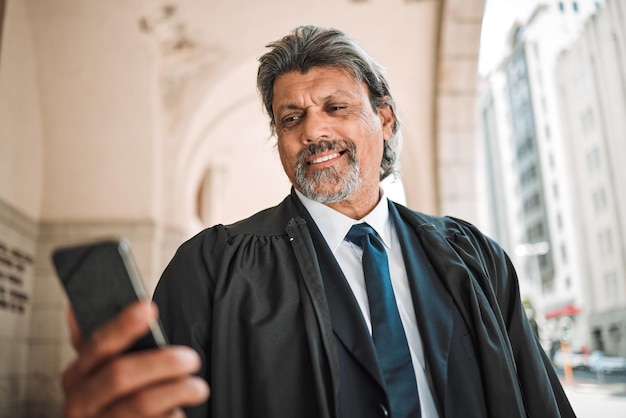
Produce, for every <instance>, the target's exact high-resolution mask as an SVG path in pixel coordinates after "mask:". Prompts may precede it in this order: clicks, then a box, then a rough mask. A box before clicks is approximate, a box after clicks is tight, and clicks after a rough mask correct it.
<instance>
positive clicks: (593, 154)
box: [587, 146, 602, 174]
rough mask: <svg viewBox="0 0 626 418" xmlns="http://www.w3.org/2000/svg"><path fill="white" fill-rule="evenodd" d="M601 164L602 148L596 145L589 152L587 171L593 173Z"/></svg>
mask: <svg viewBox="0 0 626 418" xmlns="http://www.w3.org/2000/svg"><path fill="white" fill-rule="evenodd" d="M601 165H602V162H601V161H600V150H599V149H598V147H597V146H595V147H593V149H592V150H591V151H589V152H588V153H587V171H588V172H589V174H593V173H595V172H596V171H598V170H599V169H600V167H601Z"/></svg>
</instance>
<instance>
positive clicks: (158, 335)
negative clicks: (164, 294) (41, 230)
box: [52, 239, 167, 351]
mask: <svg viewBox="0 0 626 418" xmlns="http://www.w3.org/2000/svg"><path fill="white" fill-rule="evenodd" d="M52 262H53V264H54V266H55V269H56V272H57V275H58V276H59V279H60V280H61V284H62V285H63V288H64V289H65V293H66V294H67V297H68V298H69V300H70V304H71V305H72V309H73V310H74V314H75V316H76V320H77V322H78V326H79V327H80V330H81V332H82V334H83V337H84V338H86V339H89V338H90V337H91V334H92V333H93V332H94V331H95V330H97V329H98V328H100V327H101V326H102V325H104V324H106V323H107V322H108V321H109V320H111V319H113V317H114V316H116V315H117V314H118V313H119V312H120V311H121V310H122V309H124V308H125V307H126V306H127V305H129V304H130V303H132V302H134V301H136V300H139V299H142V300H146V299H148V295H147V294H146V291H145V289H144V286H143V283H142V281H141V278H140V277H139V272H138V271H137V268H136V266H135V263H134V262H133V258H132V256H131V253H130V245H129V243H128V240H126V239H112V240H104V241H98V242H90V243H83V244H78V245H73V246H66V247H59V248H57V249H55V250H54V251H53V253H52ZM166 344H167V340H166V337H165V334H164V333H163V330H162V328H161V325H160V323H159V322H158V321H155V322H154V323H153V325H152V326H151V329H150V331H149V332H148V333H147V334H146V335H145V336H143V337H142V338H140V339H139V340H137V341H136V342H135V344H134V345H133V346H132V347H130V348H129V351H134V350H145V349H150V348H157V347H161V346H164V345H166Z"/></svg>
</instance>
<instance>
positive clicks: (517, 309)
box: [154, 192, 575, 418]
mask: <svg viewBox="0 0 626 418" xmlns="http://www.w3.org/2000/svg"><path fill="white" fill-rule="evenodd" d="M390 209H391V211H392V212H393V213H396V214H398V216H399V217H400V218H401V222H402V223H403V228H406V230H407V231H409V232H408V233H409V234H414V236H417V237H419V240H420V242H421V244H422V247H423V250H424V252H425V254H426V256H427V257H428V259H429V261H430V263H431V264H432V266H433V268H434V270H435V271H436V274H437V276H438V278H439V280H441V283H443V286H444V287H445V289H446V290H447V292H449V295H450V296H451V298H452V300H453V301H454V304H455V306H456V307H457V308H458V311H459V313H460V315H461V317H462V318H463V320H464V321H465V323H466V324H467V326H468V328H469V330H470V333H471V334H472V341H473V342H474V345H475V346H476V357H475V360H474V361H476V362H477V364H478V367H479V369H480V374H481V377H482V387H483V388H484V396H485V403H486V409H487V412H488V416H489V417H493V418H517V417H520V418H521V417H533V418H556V417H567V418H569V417H574V416H575V415H574V413H573V411H572V410H571V407H570V405H569V402H568V401H567V398H566V396H565V394H564V392H563V390H562V388H561V385H560V383H559V381H558V378H557V376H556V374H555V373H554V370H553V368H552V366H551V364H550V362H549V360H548V358H547V356H546V355H545V353H544V352H543V350H542V349H541V347H540V346H539V344H538V342H537V341H536V339H535V336H534V333H533V332H532V329H531V327H530V325H529V323H528V321H527V319H526V316H525V313H524V309H523V307H522V305H521V301H520V297H519V289H518V283H517V277H516V275H515V272H514V269H513V267H512V265H511V263H510V260H509V259H508V257H507V256H506V255H505V253H504V252H503V251H502V249H501V248H500V247H499V246H498V245H496V244H495V243H494V242H493V241H491V240H490V239H488V238H487V237H485V236H484V235H482V234H481V233H480V232H479V231H478V230H477V229H476V228H475V227H473V226H471V225H469V224H467V223H465V222H463V221H460V220H457V219H453V218H449V217H435V216H429V215H424V214H421V213H418V212H413V211H410V210H409V209H407V208H405V207H403V206H401V205H398V204H395V203H392V204H391V207H390ZM310 222H312V221H311V219H310V217H309V216H308V214H307V213H306V210H305V209H304V208H303V206H302V205H301V203H300V202H299V201H298V198H297V197H296V196H295V194H294V193H293V192H292V194H291V196H289V197H287V198H286V199H285V200H284V201H283V202H282V203H281V204H280V205H278V206H276V207H274V208H270V209H267V210H264V211H262V212H259V213H258V214H256V215H254V216H252V217H251V218H248V219H246V220H243V221H240V222H238V223H235V224H233V225H228V226H224V225H217V226H214V227H212V228H209V229H206V230H204V231H202V232H201V233H199V234H198V235H196V236H195V237H193V238H191V239H190V240H189V241H187V242H186V243H184V244H183V245H182V246H181V247H180V248H179V250H178V252H177V253H176V255H175V257H174V258H173V259H172V261H171V263H170V264H169V266H168V267H167V269H166V270H165V272H164V273H163V277H162V278H161V280H160V282H159V284H158V286H157V289H156V291H155V295H154V300H155V302H156V303H157V305H158V306H159V310H160V315H161V321H162V323H163V326H164V328H165V331H166V334H167V335H168V337H169V340H170V342H171V343H173V344H184V345H188V346H191V347H193V348H194V349H196V350H197V351H198V353H199V354H200V356H201V358H202V369H201V370H200V372H199V375H200V376H202V377H204V378H205V379H206V380H207V382H208V383H209V385H210V386H211V398H210V400H209V401H208V402H207V403H205V404H204V405H201V406H199V407H195V408H189V409H188V410H187V413H188V417H190V418H195V417H198V418H199V417H203V418H204V417H214V418H217V417H220V418H221V417H224V418H226V417H228V418H251V417H266V418H271V417H275V418H285V417H294V418H295V417H298V418H307V417H311V418H314V417H315V418H317V417H324V418H326V417H328V418H330V417H337V416H338V412H337V411H338V394H339V391H340V389H341V385H342V384H344V385H346V384H350V382H343V383H342V382H341V381H340V378H339V377H340V373H339V370H340V365H339V360H338V355H337V346H336V344H337V343H336V339H335V336H334V335H333V328H332V324H331V318H330V312H329V307H328V300H327V298H326V294H325V290H324V285H323V280H322V278H321V273H320V266H319V263H318V255H317V254H318V252H317V251H316V248H315V246H314V242H313V240H312V239H311V233H310V228H315V225H309V224H308V223H310ZM396 227H397V226H396ZM342 280H345V279H343V278H342ZM418 320H419V318H418ZM420 329H421V330H422V328H421V327H420ZM421 332H422V339H423V340H424V346H425V354H426V358H427V362H431V361H435V360H436V359H435V358H434V356H435V355H436V350H437V347H432V346H430V347H429V344H430V342H429V340H428V336H425V335H423V331H421ZM429 353H430V354H429ZM444 367H446V365H444ZM455 372H456V373H463V371H462V370H446V372H445V373H446V375H445V376H441V375H440V373H439V371H438V370H433V371H432V374H433V377H432V381H431V383H432V384H433V385H434V386H433V387H431V389H432V390H433V393H434V395H435V401H436V403H437V407H438V410H439V414H440V417H441V418H444V417H453V418H456V417H458V418H466V417H467V415H463V414H459V412H458V411H463V405H454V407H451V403H454V402H460V401H461V399H462V391H463V388H462V387H461V388H459V387H454V382H450V381H448V380H449V379H448V377H449V376H454V373H455ZM438 373H439V374H438ZM455 391H456V392H455ZM440 392H444V393H440ZM447 395H449V396H447ZM457 395H458V396H457ZM364 398H365V397H364ZM359 401H360V402H370V401H371V400H370V399H360V400H359ZM367 410H368V409H367ZM374 410H375V408H373V406H372V411H374ZM376 411H377V412H378V413H379V412H380V411H378V410H377V409H376ZM454 411H457V412H454ZM372 416H376V415H375V414H374V413H373V414H372ZM355 418H364V417H355Z"/></svg>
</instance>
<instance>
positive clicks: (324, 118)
mask: <svg viewBox="0 0 626 418" xmlns="http://www.w3.org/2000/svg"><path fill="white" fill-rule="evenodd" d="M329 119H330V118H329V116H328V115H326V114H325V113H324V112H322V111H315V110H312V109H310V110H309V111H308V112H307V114H306V116H305V118H304V121H303V123H302V141H303V142H304V143H306V144H310V143H313V142H317V141H320V140H322V139H328V138H330V135H331V132H332V128H331V124H330V120H329Z"/></svg>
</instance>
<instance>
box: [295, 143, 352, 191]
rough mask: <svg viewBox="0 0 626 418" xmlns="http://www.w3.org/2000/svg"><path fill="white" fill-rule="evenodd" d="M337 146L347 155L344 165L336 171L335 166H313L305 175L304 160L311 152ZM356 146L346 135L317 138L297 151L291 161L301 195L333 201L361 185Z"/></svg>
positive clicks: (306, 163) (338, 149) (318, 151)
mask: <svg viewBox="0 0 626 418" xmlns="http://www.w3.org/2000/svg"><path fill="white" fill-rule="evenodd" d="M332 150H337V151H338V152H341V153H342V154H345V155H346V156H347V157H348V169H347V170H346V172H345V173H340V172H338V171H337V169H336V168H335V167H326V168H322V169H319V170H315V171H314V172H313V173H312V175H311V177H308V176H307V173H306V169H307V166H308V162H307V161H308V160H310V159H311V157H313V156H314V155H315V154H318V153H321V152H325V151H332ZM355 155H356V147H355V146H354V143H353V142H352V141H348V140H346V139H341V140H333V141H326V140H325V141H320V142H317V143H315V144H311V145H310V146H309V147H308V148H306V149H304V150H303V151H301V152H300V153H299V154H298V156H297V157H296V160H295V162H294V168H295V174H296V175H295V182H296V186H297V187H298V189H299V190H300V191H301V192H302V194H303V195H305V196H306V197H308V198H309V199H311V200H315V201H316V202H319V203H333V202H339V201H342V200H344V199H346V198H347V197H348V196H350V195H351V194H352V193H354V192H355V191H356V190H357V189H358V188H359V186H360V185H361V179H360V178H359V174H360V172H361V167H360V166H359V162H358V161H357V159H356V157H355Z"/></svg>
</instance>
